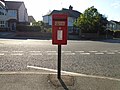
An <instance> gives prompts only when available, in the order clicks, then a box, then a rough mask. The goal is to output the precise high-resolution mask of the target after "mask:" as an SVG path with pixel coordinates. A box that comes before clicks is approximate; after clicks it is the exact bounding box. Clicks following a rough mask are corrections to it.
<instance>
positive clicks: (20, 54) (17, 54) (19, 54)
mask: <svg viewBox="0 0 120 90" xmlns="http://www.w3.org/2000/svg"><path fill="white" fill-rule="evenodd" d="M11 55H13V56H22V55H23V54H22V53H14V54H11Z"/></svg>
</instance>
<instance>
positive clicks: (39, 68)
mask: <svg viewBox="0 0 120 90" xmlns="http://www.w3.org/2000/svg"><path fill="white" fill-rule="evenodd" d="M27 68H32V69H38V70H45V71H51V72H53V73H57V70H54V69H48V68H42V67H36V66H29V65H27ZM48 73H50V72H48ZM61 73H62V74H68V75H74V76H84V77H89V78H99V79H109V80H116V81H120V79H117V78H109V77H101V76H94V75H85V74H80V73H75V72H68V71H61Z"/></svg>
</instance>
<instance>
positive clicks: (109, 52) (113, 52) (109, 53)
mask: <svg viewBox="0 0 120 90" xmlns="http://www.w3.org/2000/svg"><path fill="white" fill-rule="evenodd" d="M107 54H111V55H113V54H115V53H114V52H108V53H107Z"/></svg>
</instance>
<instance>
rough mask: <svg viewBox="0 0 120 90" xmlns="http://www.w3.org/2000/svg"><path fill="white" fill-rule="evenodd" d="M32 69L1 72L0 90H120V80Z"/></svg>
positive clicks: (37, 68)
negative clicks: (59, 77) (60, 74)
mask: <svg viewBox="0 0 120 90" xmlns="http://www.w3.org/2000/svg"><path fill="white" fill-rule="evenodd" d="M56 76H57V74H56V71H55V70H52V69H46V68H39V67H34V68H33V67H32V66H29V67H28V70H26V71H23V72H0V90H120V79H115V78H108V77H99V76H91V75H84V74H78V73H72V72H66V71H62V77H61V79H59V80H58V79H57V77H56Z"/></svg>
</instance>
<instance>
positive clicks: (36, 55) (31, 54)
mask: <svg viewBox="0 0 120 90" xmlns="http://www.w3.org/2000/svg"><path fill="white" fill-rule="evenodd" d="M30 55H36V56H37V55H42V53H31V54H30Z"/></svg>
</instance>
